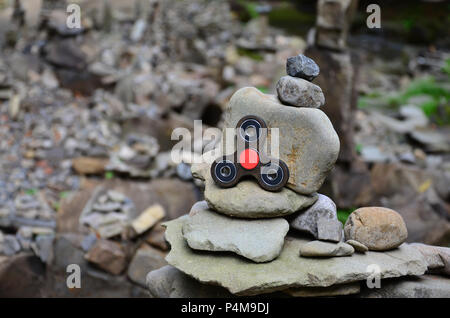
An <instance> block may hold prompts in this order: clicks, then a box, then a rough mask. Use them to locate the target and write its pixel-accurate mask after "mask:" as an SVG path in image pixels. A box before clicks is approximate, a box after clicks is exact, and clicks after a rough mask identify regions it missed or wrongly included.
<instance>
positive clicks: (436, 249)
mask: <svg viewBox="0 0 450 318" xmlns="http://www.w3.org/2000/svg"><path fill="white" fill-rule="evenodd" d="M409 245H410V246H412V247H414V248H416V249H417V250H418V251H419V252H420V253H422V255H423V256H424V257H425V260H426V262H427V264H428V269H429V270H437V271H438V272H440V273H443V274H446V275H450V248H448V247H442V246H433V245H427V244H422V243H411V244H409Z"/></svg>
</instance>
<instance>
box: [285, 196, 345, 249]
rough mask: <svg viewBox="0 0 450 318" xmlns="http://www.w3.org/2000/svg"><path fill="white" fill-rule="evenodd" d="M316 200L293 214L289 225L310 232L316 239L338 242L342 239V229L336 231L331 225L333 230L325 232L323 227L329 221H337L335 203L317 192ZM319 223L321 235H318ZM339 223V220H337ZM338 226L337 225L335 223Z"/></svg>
mask: <svg viewBox="0 0 450 318" xmlns="http://www.w3.org/2000/svg"><path fill="white" fill-rule="evenodd" d="M317 196H318V198H317V201H316V202H315V203H314V204H313V205H311V206H310V207H309V208H307V209H306V210H304V211H300V212H298V213H297V214H295V215H293V216H292V218H291V219H290V222H289V224H290V226H291V227H292V228H293V229H296V230H299V231H302V232H307V233H310V234H312V235H313V236H314V238H316V239H322V238H324V239H325V237H326V239H328V240H331V241H335V242H339V241H341V239H342V231H341V233H338V232H337V231H336V228H335V227H333V229H332V230H333V232H329V233H326V229H325V227H327V225H329V223H327V221H330V223H335V224H337V223H336V222H339V220H338V218H337V211H336V204H335V203H334V202H333V201H332V200H331V199H330V198H329V197H327V196H326V195H323V194H320V193H319V194H317ZM319 223H321V227H322V228H321V233H320V234H321V236H322V237H319V231H318V225H319ZM339 223H340V222H339ZM337 226H339V225H337Z"/></svg>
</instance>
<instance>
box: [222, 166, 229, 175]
mask: <svg viewBox="0 0 450 318" xmlns="http://www.w3.org/2000/svg"><path fill="white" fill-rule="evenodd" d="M220 174H221V175H222V176H224V177H229V176H230V175H231V169H230V167H227V166H224V167H222V168H220Z"/></svg>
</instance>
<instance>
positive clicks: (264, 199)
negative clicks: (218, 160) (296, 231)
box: [192, 164, 317, 218]
mask: <svg viewBox="0 0 450 318" xmlns="http://www.w3.org/2000/svg"><path fill="white" fill-rule="evenodd" d="M201 166H203V167H201V168H200V167H198V165H195V164H194V165H193V166H192V169H193V171H196V173H195V175H196V176H199V175H200V178H203V180H205V200H206V202H208V206H209V207H210V208H211V209H212V210H214V211H217V212H220V213H223V214H226V215H229V216H233V217H239V218H264V217H277V216H284V215H289V214H292V213H294V212H296V211H298V210H300V209H303V208H305V207H308V206H310V205H311V204H313V203H314V202H315V201H316V200H317V196H316V195H301V194H298V193H296V192H294V191H292V190H290V189H288V188H283V189H282V190H281V191H279V192H271V191H266V190H264V189H262V188H261V187H260V186H259V185H258V184H257V183H256V181H253V180H243V181H241V182H239V183H238V184H237V185H236V186H234V187H231V188H226V189H225V188H221V187H219V186H217V185H216V183H215V182H214V180H213V179H212V177H211V173H210V171H209V165H207V164H201ZM230 198H233V200H230Z"/></svg>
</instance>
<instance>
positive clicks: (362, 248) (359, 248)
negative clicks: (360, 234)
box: [345, 240, 369, 253]
mask: <svg viewBox="0 0 450 318" xmlns="http://www.w3.org/2000/svg"><path fill="white" fill-rule="evenodd" d="M345 243H347V244H349V245H351V246H353V248H354V249H355V251H357V252H361V253H365V252H367V251H368V250H369V249H368V248H367V246H365V245H364V244H362V243H360V242H358V241H355V240H348V241H346V242H345Z"/></svg>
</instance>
